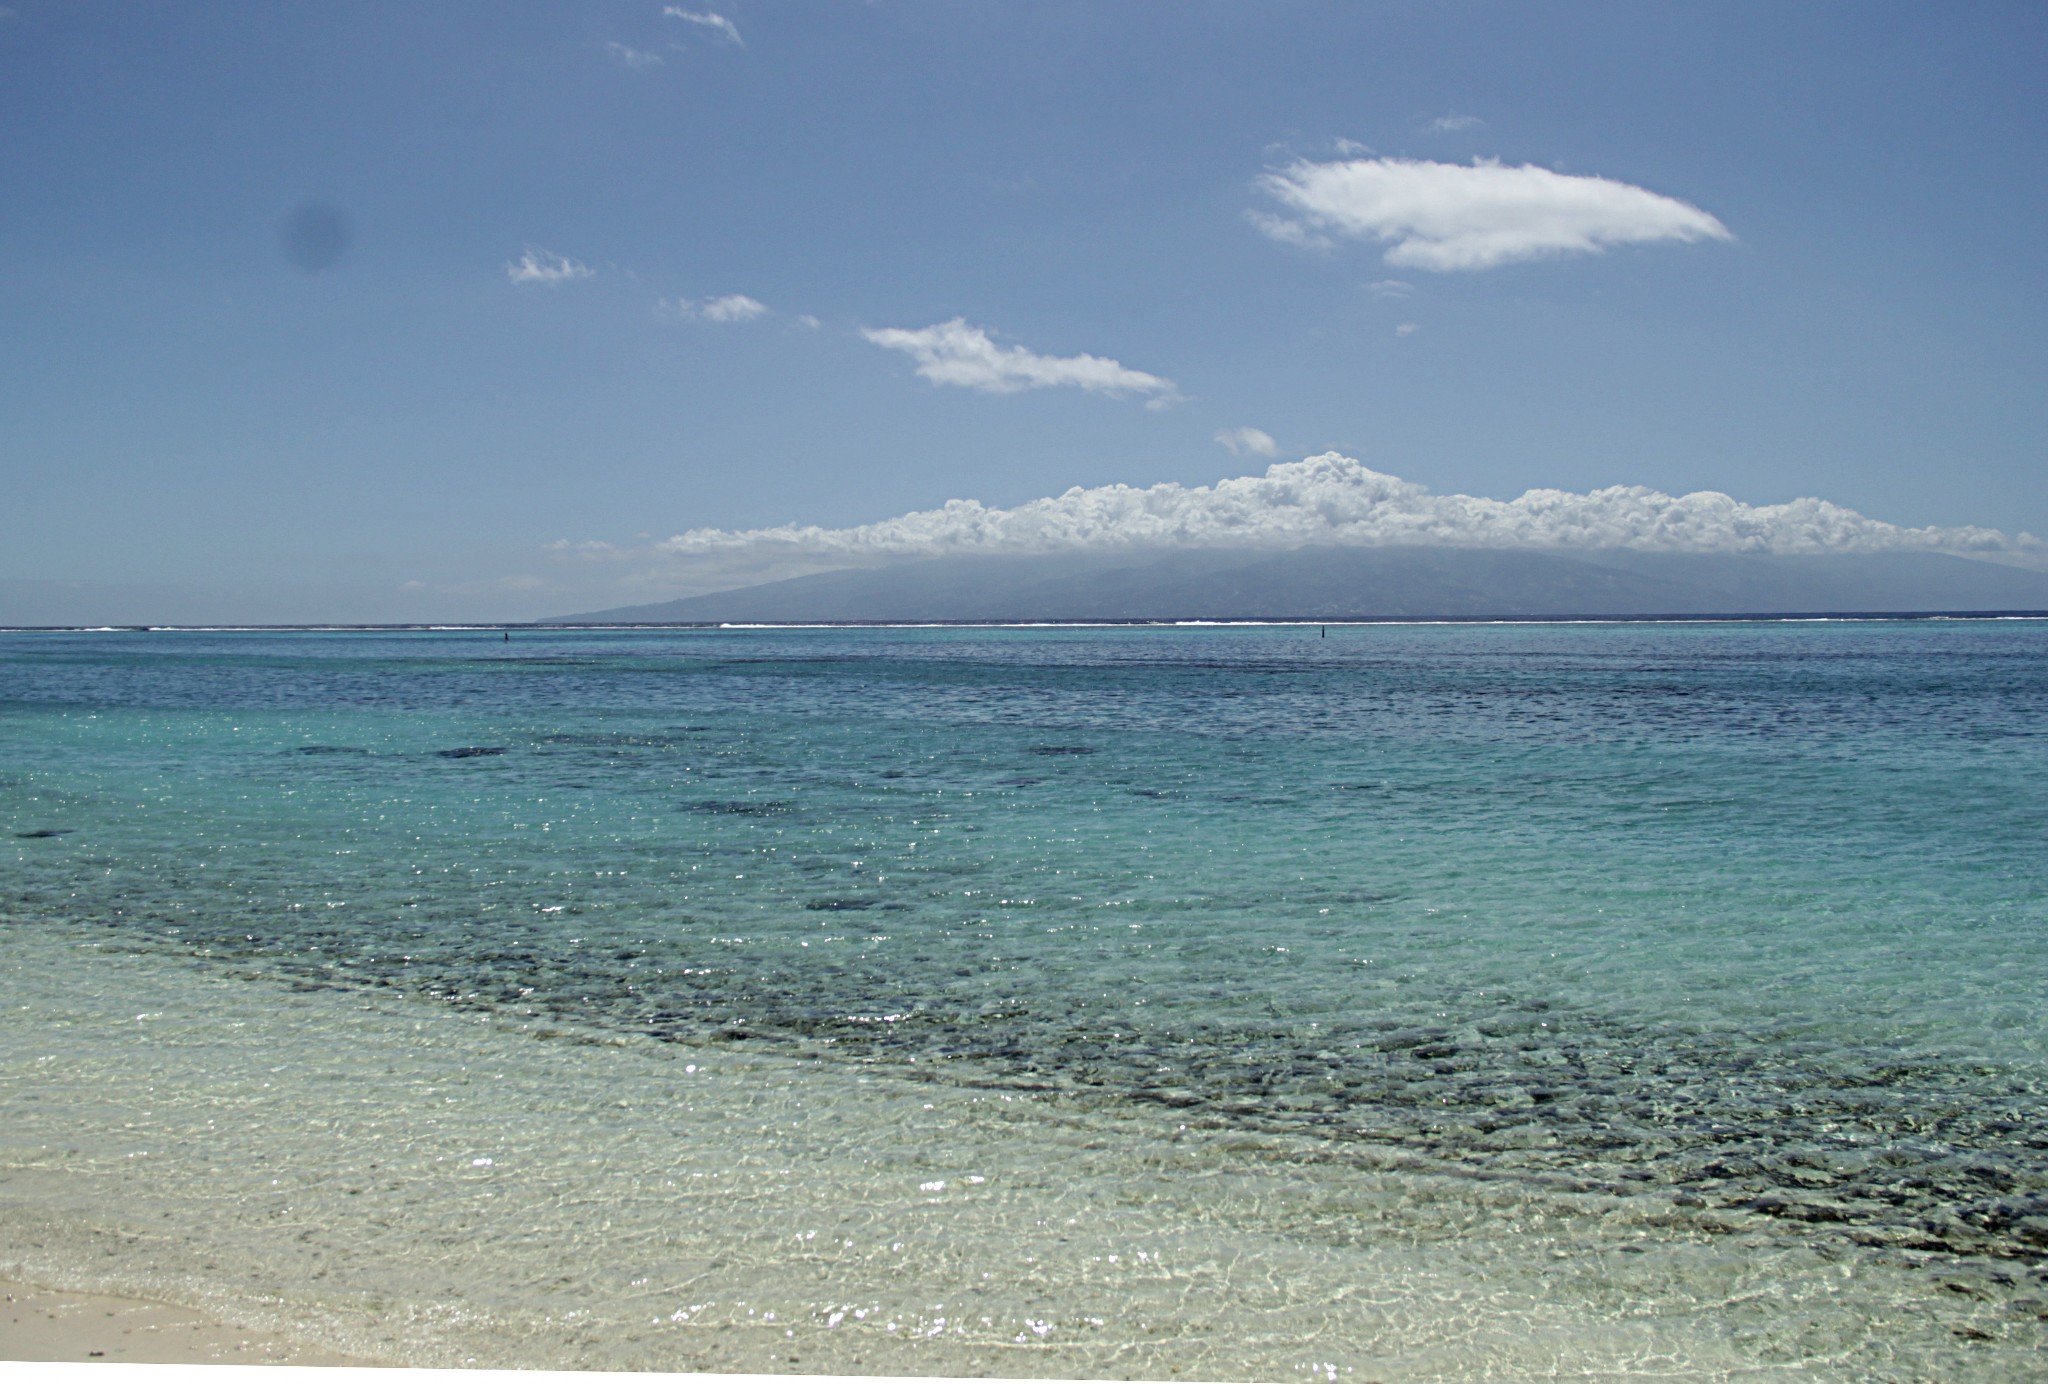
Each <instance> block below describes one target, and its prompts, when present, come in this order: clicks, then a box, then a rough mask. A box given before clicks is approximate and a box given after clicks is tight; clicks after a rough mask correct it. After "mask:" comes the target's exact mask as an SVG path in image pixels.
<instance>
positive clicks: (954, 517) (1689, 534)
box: [554, 452, 2048, 592]
mask: <svg viewBox="0 0 2048 1384" xmlns="http://www.w3.org/2000/svg"><path fill="white" fill-rule="evenodd" d="M1318 546H1323V547H1390V546H1429V547H1440V548H1490V549H1539V550H1557V551H1572V550H1603V549H1627V550H1634V551H1642V552H1662V553H1749V554H1770V555H1779V556H1782V555H1792V554H1851V553H1900V552H1934V553H1948V554H1952V555H1956V556H1962V557H1974V558H1980V559H1989V560H1992V561H1997V562H2004V563H2008V564H2013V565H2020V566H2026V567H2030V568H2042V567H2048V544H2043V543H2042V542H2041V541H2040V540H2039V539H2037V538H2035V537H2033V536H2032V535H2030V534H2025V533H2022V534H2017V535H2012V534H2006V533H2003V532H2000V531H1998V530H1996V529H1987V528H1979V527H1975V526H1960V527H1924V528H1908V527H1903V526H1901V525H1897V524H1889V523H1886V522H1884V521H1883V520H1879V519H1872V518H1869V517H1867V516H1865V515H1862V514H1859V513H1857V512H1856V511H1855V510H1852V509H1847V508H1845V507H1843V506H1841V505H1836V504H1832V503H1830V502H1828V501H1826V500H1819V499H1799V500H1792V501H1790V502H1788V503H1785V504H1778V505H1750V504H1744V503H1743V502H1742V501H1740V500H1736V499H1734V498H1733V497H1731V496H1728V495H1724V494H1721V493H1719V492H1718V491H1696V492H1694V493H1692V494H1688V495H1668V494H1665V493H1664V492H1662V491H1658V490H1653V489H1650V488H1648V487H1646V486H1639V485H1635V486H1627V485H1616V486H1608V487H1606V488H1604V489H1601V490H1595V491H1592V492H1589V493H1586V494H1577V493H1574V492H1571V491H1564V490H1552V489H1538V490H1530V491H1527V492H1525V493H1523V494H1522V495H1521V496H1519V497H1517V498H1516V499H1513V500H1494V499H1487V498H1484V497H1481V496H1475V495H1435V494H1432V493H1430V491H1429V490H1428V488H1427V487H1425V486H1422V485H1418V484H1416V483H1414V482H1412V481H1406V480H1403V479H1401V478H1400V477H1398V476H1392V475H1387V474H1385V473H1383V472H1379V471H1374V470H1372V469H1371V468H1369V467H1367V466H1364V465H1362V464H1361V463H1359V462H1358V461H1356V460H1354V459H1353V458H1351V457H1347V456H1343V455H1341V454H1339V453H1337V452H1326V453H1324V454H1322V455H1320V456H1312V457H1308V458H1306V459H1304V460H1301V461H1286V462H1276V463H1275V464H1274V465H1272V466H1270V467H1268V468H1267V469H1266V471H1265V472H1264V473H1263V474H1261V475H1248V476H1235V477H1230V478H1227V479H1224V480H1220V481H1218V482H1216V483H1215V484H1214V485H1206V486H1193V487H1188V486H1182V485H1179V484H1177V483H1174V482H1167V483H1164V484H1160V485H1154V486H1147V487H1137V486H1129V485H1106V486H1096V487H1092V488H1082V487H1079V486H1076V487H1074V488H1073V489H1070V490H1068V491H1066V492H1065V493H1063V494H1060V495H1055V496H1049V497H1047V498H1044V499H1039V500H1032V501H1030V502H1028V503H1026V504H1022V505H1018V506H1016V507H1014V508H1010V509H1002V508H996V507H993V506H989V505H984V504H982V503H981V502H980V501H977V500H952V501H949V502H948V503H947V504H945V505H943V506H941V507H940V508H938V509H929V510H920V511H916V512H913V513H910V514H903V515H899V516H897V517H895V518H892V519H884V520H881V521H879V522H876V523H872V524H860V525H855V526H853V527H849V528H824V527H820V526H817V525H806V524H785V525H779V526H777V527H773V528H761V529H742V530H730V529H713V528H703V529H691V530H689V531H687V532H685V533H681V534H678V535H676V536H675V537H672V538H668V539H664V540H661V541H658V542H655V543H652V544H649V545H644V546H643V545H635V546H632V547H616V546H613V545H610V544H604V543H585V544H574V543H570V542H567V541H562V542H559V543H557V544H556V545H554V551H555V553H556V554H557V555H558V556H560V557H563V558H570V559H583V560H586V561H595V562H619V563H622V564H632V565H635V566H638V567H640V569H641V570H640V572H639V574H638V575H637V576H636V577H635V578H632V579H631V581H632V584H633V586H634V587H635V588H636V589H639V590H653V589H656V588H657V587H659V586H661V585H662V584H663V582H664V581H665V582H666V583H667V585H668V588H669V589H670V590H671V591H677V590H682V589H685V588H687V589H688V590H689V591H692V592H698V591H708V590H716V589H720V586H721V585H731V584H738V583H739V582H742V581H768V580H775V579H778V578H781V577H789V576H798V575H804V574H808V573H813V572H821V571H829V570H832V569H835V568H848V567H874V566H880V565H883V564H886V563H890V562H897V561H903V560H909V559H915V558H928V557H958V556H966V555H975V554H987V555H1025V554H1041V553H1060V552H1073V553H1077V554H1082V553H1089V554H1092V553H1114V552H1119V551H1139V550H1160V549H1188V548H1203V549H1219V548H1248V549H1271V550H1286V549H1298V548H1308V547H1318Z"/></svg>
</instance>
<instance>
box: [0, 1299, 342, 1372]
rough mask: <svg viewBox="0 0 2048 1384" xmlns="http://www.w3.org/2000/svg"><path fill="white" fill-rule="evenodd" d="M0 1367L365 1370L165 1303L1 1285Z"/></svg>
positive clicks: (328, 1353)
mask: <svg viewBox="0 0 2048 1384" xmlns="http://www.w3.org/2000/svg"><path fill="white" fill-rule="evenodd" d="M0 1360H37V1361H66V1360H80V1361H83V1360H106V1361H109V1362H126V1363H128V1364H136V1365H142V1364H147V1365H184V1364H193V1365H370V1364H374V1363H376V1362H375V1361H370V1360H360V1359H357V1358H355V1357H353V1356H348V1355H338V1354H336V1353H334V1352H333V1351H329V1350H321V1349H319V1348H317V1347H309V1346H306V1345H303V1344H300V1343H298V1342H295V1341H291V1340H288V1339H286V1338H284V1337H282V1336H277V1335H274V1334H270V1333H267V1332H261V1331H244V1330H241V1329H238V1328H236V1327H232V1326H228V1325H225V1324H223V1323H221V1322H218V1321H215V1320H213V1319H211V1318H209V1317H207V1316H205V1315H203V1314H201V1313H198V1312H193V1311H190V1310H188V1309H186V1308H183V1307H173V1306H171V1305H169V1304H168V1303H162V1302H148V1301H145V1300H143V1299H140V1298H125V1297H112V1296H108V1295H105V1294H100V1293H66V1292H58V1291H56V1290H54V1289H50V1288H42V1287H37V1286H36V1285H34V1284H29V1283H20V1282H15V1281H12V1280H6V1279H0Z"/></svg>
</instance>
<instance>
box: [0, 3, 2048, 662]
mask: <svg viewBox="0 0 2048 1384" xmlns="http://www.w3.org/2000/svg"><path fill="white" fill-rule="evenodd" d="M672 11H673V13H672ZM2044 59H2048V10H2044V9H2043V8H2042V7H2040V6H2039V5H2021V4H2014V5H2001V4H1995V3H1981V4H1971V5H1968V6H1951V7H1937V6H1931V5H1910V6H1909V5H1899V4H1885V3H1854V4H1850V3H1844V4H1811V5H1785V4H1782V3H1764V4H1715V5H1701V6H1645V5H1624V4H1613V5H1608V4H1582V5H1573V4H1555V5H1527V4H1478V3H1470V4H1464V3H1427V4H1425V3H1403V4H1370V3H1358V4H1287V3H1275V4H1258V5H1250V4H1202V3H1175V4H1147V3H1118V4H1067V3H1007V4H1006V3H985V4H981V3H977V4H957V3H943V4H942V3H898V2H897V0H879V2H878V3H872V4H859V3H847V2H845V0H837V2H835V3H815V4H805V3H788V4H774V5H770V4H765V3H759V2H758V0H752V2H750V3H737V2H736V0H718V2H717V3H701V4H700V3H694V0H693V2H692V3H686V4H678V5H664V4H661V3H630V4H629V3H596V4H585V5H563V4H505V3H490V4H461V3H437V4H431V5H418V4H374V3H360V4H350V5H336V6H315V5H273V4H229V3H214V4H208V5H203V6H200V5H194V6H170V5H144V4H136V3H127V4H103V3H91V2H90V0H86V2H85V3H74V2H72V0H66V3H56V0H4V13H0V129H4V130H5V132H6V135H5V138H4V139H0V480H4V489H5V500H4V502H0V540H4V542H0V621H6V620H11V621H24V622H27V621H38V620H52V621H71V620H80V621H91V620H106V621H110V622H117V621H118V622H127V621H162V622H168V621H177V620H214V619H247V620H322V619H344V620H345V619H434V618H446V619H518V618H528V617H536V616H544V615H549V614H555V613H560V612H562V611H565V610H575V609H589V608H592V607H594V606H599V605H605V604H623V603H626V602H628V601H638V600H651V599H658V598H660V597H661V596H662V595H680V594H685V593H686V591H688V590H692V589H702V587H703V586H704V585H706V584H718V582H719V581H722V580H724V579H727V578H729V577H731V576H732V575H733V572H738V571H739V570H740V569H739V568H734V569H733V572H728V573H724V574H723V575H721V573H720V572H719V571H715V570H713V568H714V567H715V564H712V565H710V566H707V565H706V560H704V559H703V557H702V554H698V556H697V561H696V566H694V567H687V565H685V567H678V566H676V565H675V564H674V562H673V558H674V553H673V551H672V550H664V549H662V548H661V547H660V546H659V541H660V540H663V539H666V538H668V537H670V536H672V535H678V534H683V533H685V532H686V531H690V530H701V529H719V530H735V531H738V530H752V529H759V528H765V527H771V526H783V525H799V526H801V525H813V526H819V527H822V528H826V529H839V528H844V527H847V526H851V525H861V524H874V523H876V522H878V521H887V520H890V519H891V518H892V517H893V516H898V515H903V514H905V513H907V512H911V511H922V510H928V509H932V508H934V507H936V506H939V505H942V504H944V502H946V501H948V500H950V499H973V500H977V501H980V502H982V503H983V504H984V505H986V506H991V507H1015V506H1019V505H1024V504H1027V503H1028V502H1030V501H1033V500H1036V499H1039V498H1040V497H1048V496H1058V495H1060V494H1062V493H1063V492H1065V491H1067V490H1069V489H1070V488H1071V487H1075V486H1080V487H1103V486H1108V485H1112V484H1117V483H1122V484H1125V485H1129V486H1138V487H1149V486H1157V485H1161V484H1166V483H1173V484H1177V485H1179V486H1181V487H1194V486H1199V485H1209V484H1213V483H1214V482H1216V481H1218V480H1220V479H1222V478H1225V477H1235V476H1244V475H1247V474H1257V473H1260V472H1263V471H1264V470H1265V469H1266V467H1267V466H1268V465H1270V464H1272V463H1274V462H1276V461H1277V462H1282V463H1286V462H1291V461H1296V460H1299V459H1301V458H1303V457H1306V456H1311V455H1315V454H1320V453H1325V452H1331V451H1335V452H1340V453H1342V454H1344V455H1345V456H1347V457H1351V458H1355V459H1356V460H1357V461H1359V462H1360V463H1362V464H1363V465H1364V466H1365V467H1368V468H1371V469H1372V470H1373V471H1377V472H1382V473H1389V474H1391V475H1394V476H1398V477H1401V478H1403V479H1404V480H1405V481H1407V482H1410V483H1413V484H1414V485H1417V486H1420V487H1426V488H1427V490H1428V491H1429V492H1432V493H1433V494H1436V495H1456V494H1469V495H1473V496H1481V497H1492V498H1495V499H1499V500H1513V499H1514V498H1515V497H1517V496H1519V495H1521V494H1522V493H1523V492H1524V491H1527V490H1529V489H1531V488H1556V489H1560V490H1564V491H1571V492H1589V491H1595V490H1599V489H1601V488H1603V487H1609V486H1615V485H1625V486H1645V487H1651V488H1653V489H1655V490H1658V491H1662V492H1668V493H1670V494H1672V495H1684V494H1686V493H1688V492H1693V491H1701V490H1708V491H1723V492H1726V493H1728V494H1730V495H1732V496H1734V497H1735V498H1736V499H1737V500H1739V501H1743V502H1746V503H1748V504H1750V505H1756V506H1772V505H1778V504H1782V503H1784V502H1787V501H1791V500H1794V499H1797V498H1799V497H1807V496H1815V497H1820V498H1822V499H1825V500H1827V501H1831V502H1833V503H1835V504H1837V505H1840V506H1846V507H1848V508H1850V509H1853V510H1856V511H1859V512H1860V513H1862V514H1864V515H1867V516H1870V517H1872V518H1873V519H1877V520H1882V521H1886V522H1888V523H1890V524H1894V525H1903V526H1914V527H1918V526H1930V525H1932V526H1956V525H1978V526H1987V527H1990V528H1995V529H1998V530H2002V531H2004V532H2006V533H2008V534H2012V533H2017V532H2019V531H2022V530H2030V531H2032V532H2035V533H2040V534H2048V484H2044V481H2043V467H2042V460H2043V457H2042V451H2043V448H2042V439H2043V437H2044V435H2048V428H2044V425H2048V402H2044V400H2048V389H2044V388H2043V387H2042V385H2041V383H2040V382H2041V381H2042V380H2043V379H2044V378H2048V349H2044V344H2048V329H2044V323H2048V311H2044V310H2048V302H2044V296H2048V295H2044V287H2048V282H2044V265H2048V237H2044V236H2043V235H2042V233H2041V228H2042V226H2043V225H2044V224H2048V216H2044V212H2048V207H2044V202H2048V138H2044V135H2048V128H2044V127H2048V121H2044V97H2043V94H2042V93H2043V84H2042V83H2041V81H2040V77H2039V74H2040V71H2041V69H2042V66H2043V62H2044ZM1518 179H1519V181H1517V180H1518ZM1595 180H1597V181H1595ZM1397 184H1398V185H1397ZM1290 198H1291V199H1292V200H1290ZM295 216H296V217H297V218H298V222H297V224H298V225H299V227H300V229H299V232H298V242H297V249H296V252H294V250H293V248H292V240H291V234H290V233H289V228H290V227H291V226H292V225H293V224H294V220H293V219H294V217H295ZM1489 237H1490V238H1489ZM1474 247H1479V248H1476V249H1475V248H1474ZM295 254H296V257H295ZM1390 259H1391V260H1392V261H1393V262H1391V263H1390V262H1389V260H1390ZM956 321H957V323H958V326H957V327H952V328H950V329H947V324H952V323H955V322H956ZM931 329H942V330H940V331H938V332H936V333H933V332H932V331H931ZM892 334H894V335H892ZM1083 358H1090V360H1083ZM1091 361H1092V363H1090V362H1091ZM921 368H922V369H924V370H925V372H926V373H924V374H920V373H919V372H920V369H921ZM1245 429H1249V430H1256V431H1252V432H1241V431H1238V430H1245ZM1219 436H1220V437H1221V438H1222V439H1223V440H1221V441H1219ZM1268 439H1270V448H1269V447H1268ZM1233 447H1234V449H1235V450H1233ZM564 543H566V544H567V545H568V546H567V547H563V546H561V545H562V544H564ZM729 546H730V545H729ZM784 546H785V547H787V546H788V545H787V544H785V545H784ZM842 547H843V545H842ZM664 564H667V565H664ZM686 567H687V570H686ZM779 570H783V569H781V568H774V569H773V570H771V569H770V567H762V568H761V572H762V574H764V575H773V574H774V572H775V571H779ZM791 570H793V569H791Z"/></svg>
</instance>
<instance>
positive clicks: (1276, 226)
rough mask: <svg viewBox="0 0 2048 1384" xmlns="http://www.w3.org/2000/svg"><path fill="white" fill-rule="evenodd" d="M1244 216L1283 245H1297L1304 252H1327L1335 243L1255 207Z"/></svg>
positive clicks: (1324, 236)
mask: <svg viewBox="0 0 2048 1384" xmlns="http://www.w3.org/2000/svg"><path fill="white" fill-rule="evenodd" d="M1244 215H1245V220H1247V221H1249V222H1251V223H1252V224H1253V225H1254V226H1257V227H1258V228H1259V229H1260V230H1261V231H1264V232H1265V233H1266V235H1267V236H1268V237H1269V238H1271V239H1273V240H1277V241H1279V242H1280V243H1281V244H1283V245H1299V246H1300V247H1301V248H1302V249H1304V250H1328V249H1330V248H1332V247H1333V246H1335V245H1336V243H1337V242H1336V241H1334V240H1332V239H1330V238H1329V237H1328V236H1326V235H1318V234H1316V233H1315V232H1314V231H1312V230H1310V229H1309V228H1308V227H1307V226H1305V225H1303V224H1302V223H1301V222H1299V221H1289V220H1288V219H1287V218H1286V217H1284V216H1275V215H1273V213H1271V212H1269V211H1260V210H1259V209H1258V208H1257V207H1253V208H1252V209H1251V210H1249V211H1247V212H1246V213H1245V214H1244Z"/></svg>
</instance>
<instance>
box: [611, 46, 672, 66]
mask: <svg viewBox="0 0 2048 1384" xmlns="http://www.w3.org/2000/svg"><path fill="white" fill-rule="evenodd" d="M604 51H605V52H606V53H607V54H609V55H610V56H611V60H612V61H613V62H615V63H617V64H618V65H619V66H620V67H623V68H627V69H628V70H630V71H634V72H644V71H646V70H647V69H648V68H650V67H660V66H661V64H662V56H661V54H659V53H650V52H648V51H647V50H646V49H644V48H631V47H628V46H627V45H625V44H623V43H607V44H605V46H604Z"/></svg>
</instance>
